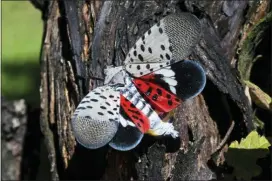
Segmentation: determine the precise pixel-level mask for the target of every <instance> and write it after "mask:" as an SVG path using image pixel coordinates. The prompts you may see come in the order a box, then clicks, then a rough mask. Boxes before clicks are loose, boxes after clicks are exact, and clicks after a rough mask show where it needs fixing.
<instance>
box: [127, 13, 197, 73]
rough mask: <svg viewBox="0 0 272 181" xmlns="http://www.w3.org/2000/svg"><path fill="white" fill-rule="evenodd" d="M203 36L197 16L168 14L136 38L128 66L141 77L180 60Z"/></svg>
mask: <svg viewBox="0 0 272 181" xmlns="http://www.w3.org/2000/svg"><path fill="white" fill-rule="evenodd" d="M200 35H201V24H200V22H199V20H198V19H197V18H196V17H195V16H194V15H192V14H190V13H177V14H171V15H168V16H166V17H165V18H163V19H161V20H160V21H159V22H158V23H157V24H155V25H154V26H152V27H151V28H150V29H149V30H148V31H147V32H146V33H145V34H144V35H143V36H142V37H141V38H140V39H138V40H137V41H136V43H135V45H134V46H133V47H132V48H131V49H130V51H129V53H128V55H127V57H126V59H125V69H126V70H127V71H128V72H129V73H130V74H131V75H132V76H134V77H141V76H143V75H146V74H148V73H151V72H153V71H156V70H159V69H160V68H163V67H165V66H169V65H171V64H173V63H175V62H178V61H180V60H182V59H184V58H185V57H186V56H188V55H189V54H190V53H191V50H192V48H193V47H194V46H195V45H196V44H197V43H198V41H199V39H200Z"/></svg>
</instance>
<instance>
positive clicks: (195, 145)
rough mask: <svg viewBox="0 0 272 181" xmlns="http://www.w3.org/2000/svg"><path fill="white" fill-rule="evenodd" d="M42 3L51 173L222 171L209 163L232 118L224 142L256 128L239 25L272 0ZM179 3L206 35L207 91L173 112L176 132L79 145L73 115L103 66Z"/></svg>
mask: <svg viewBox="0 0 272 181" xmlns="http://www.w3.org/2000/svg"><path fill="white" fill-rule="evenodd" d="M39 2H40V1H37V2H36V3H38V4H39ZM39 5H40V7H41V8H42V9H43V17H44V21H45V30H44V31H45V32H44V39H43V47H42V54H41V67H42V71H41V130H42V132H43V134H44V136H45V140H46V146H47V150H48V152H49V159H50V163H51V170H50V171H51V174H52V179H53V180H58V179H104V180H130V179H132V178H133V179H139V180H169V179H172V180H196V179H201V180H209V179H212V178H216V174H217V172H216V171H215V170H214V169H213V168H212V166H211V165H209V164H207V163H210V162H211V156H212V155H213V154H214V153H215V152H223V151H222V149H221V148H222V147H223V146H224V144H223V145H222V144H221V145H219V144H220V142H221V139H223V138H224V137H225V135H226V134H227V132H228V130H231V128H230V127H231V126H233V124H234V123H235V124H234V128H233V130H232V133H231V134H230V136H229V134H228V135H227V136H226V138H228V141H232V140H240V138H241V137H244V136H246V135H247V133H248V131H250V130H252V129H253V128H254V126H253V122H252V120H253V113H252V109H251V106H250V104H249V101H248V98H247V97H246V95H245V93H244V88H243V86H242V84H241V83H240V80H239V78H238V74H237V72H235V71H234V70H235V69H234V67H235V64H236V50H237V47H239V43H240V40H241V39H240V37H239V34H240V31H241V30H243V28H244V26H247V25H248V20H250V18H252V16H253V15H254V16H256V14H254V13H255V12H259V11H257V10H258V9H259V8H260V7H262V9H261V10H262V13H260V12H259V17H258V18H257V20H259V19H260V18H262V17H263V16H264V15H265V14H266V12H267V10H268V5H269V3H266V4H265V5H264V3H261V4H258V3H254V2H253V3H251V4H250V3H249V2H247V1H193V0H186V1H182V0H174V1H155V0H154V1H136V0H135V1H134V0H130V1H123V0H115V1H79V0H78V1H71V0H70V1H45V2H43V3H41V4H39ZM177 11H188V12H191V13H193V14H195V15H196V16H197V17H198V18H199V19H200V21H201V24H202V32H203V37H202V39H201V41H200V42H199V44H198V45H197V46H196V47H195V49H194V51H193V53H192V55H191V57H192V58H194V59H196V60H198V61H199V62H200V63H201V64H202V65H203V67H204V69H205V71H206V72H207V85H206V87H205V89H204V91H203V93H202V94H200V95H199V96H197V97H196V98H194V99H193V100H190V101H186V102H185V103H184V104H182V105H181V106H180V107H179V108H178V109H177V110H176V112H175V124H174V126H175V128H176V129H177V130H179V132H180V141H179V142H174V141H172V140H171V139H162V140H155V139H154V138H152V137H149V136H145V138H144V139H143V141H142V142H141V144H140V145H139V146H137V148H136V149H134V150H132V151H128V152H119V151H115V150H112V149H110V148H109V147H107V146H105V147H103V148H100V149H97V150H88V149H86V148H83V147H82V146H80V145H79V144H77V143H76V141H75V138H74V136H73V133H72V130H71V124H70V119H71V115H72V114H73V111H74V110H75V108H76V106H77V105H78V103H79V102H80V100H81V99H82V98H83V96H84V95H86V93H87V91H90V90H92V89H93V88H95V87H97V86H101V85H102V84H103V81H101V80H100V79H97V78H101V79H103V76H104V75H103V74H102V72H103V68H104V66H105V65H111V64H114V65H116V66H118V65H122V62H123V60H124V59H125V55H126V53H127V52H128V50H129V48H130V47H132V46H133V44H134V43H135V41H136V40H137V39H138V38H139V37H140V36H141V35H142V34H143V33H144V32H145V31H147V30H148V29H149V28H150V27H151V26H152V25H153V24H154V22H155V20H159V19H161V18H162V17H163V16H165V15H167V14H170V13H174V12H177ZM257 14H258V13H257ZM245 15H247V16H246V17H245ZM246 18H247V19H246ZM257 20H256V21H257ZM94 77H96V78H94ZM229 128H230V129H229ZM219 159H222V157H220V158H218V160H219Z"/></svg>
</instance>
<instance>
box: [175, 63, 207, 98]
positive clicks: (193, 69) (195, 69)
mask: <svg viewBox="0 0 272 181" xmlns="http://www.w3.org/2000/svg"><path fill="white" fill-rule="evenodd" d="M171 68H172V70H173V71H174V72H175V73H176V74H175V77H176V80H177V81H178V84H177V86H176V92H177V96H178V97H179V98H181V99H182V100H187V99H191V98H193V97H195V96H197V95H198V94H200V93H201V92H202V90H203V89H204V87H205V85H206V75H205V71H204V69H203V67H202V66H201V65H200V64H199V63H197V62H195V61H192V60H184V61H181V62H179V63H177V64H175V66H171Z"/></svg>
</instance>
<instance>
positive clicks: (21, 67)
mask: <svg viewBox="0 0 272 181" xmlns="http://www.w3.org/2000/svg"><path fill="white" fill-rule="evenodd" d="M42 29H43V23H42V19H41V12H40V11H39V10H38V9H35V7H34V6H33V5H32V4H31V3H30V2H29V1H2V94H3V95H4V96H5V97H7V98H8V99H20V98H24V99H26V100H27V101H28V102H29V103H31V104H34V105H37V104H38V103H39V80H40V74H39V54H40V48H41V41H42Z"/></svg>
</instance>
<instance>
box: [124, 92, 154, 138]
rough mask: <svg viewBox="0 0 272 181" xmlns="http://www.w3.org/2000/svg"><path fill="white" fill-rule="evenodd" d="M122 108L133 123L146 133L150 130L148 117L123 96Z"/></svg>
mask: <svg viewBox="0 0 272 181" xmlns="http://www.w3.org/2000/svg"><path fill="white" fill-rule="evenodd" d="M120 104H121V107H122V109H123V110H124V112H125V113H126V115H127V116H128V117H129V118H130V119H131V121H132V122H133V123H134V124H135V125H136V126H137V127H138V128H139V130H140V131H141V132H142V133H145V132H146V131H148V130H149V128H150V123H149V119H148V117H147V116H146V115H145V114H144V113H143V112H142V111H141V110H139V109H137V108H136V107H135V106H134V105H133V104H132V103H131V102H130V101H129V100H128V99H126V98H125V97H124V96H122V95H121V103H120Z"/></svg>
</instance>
